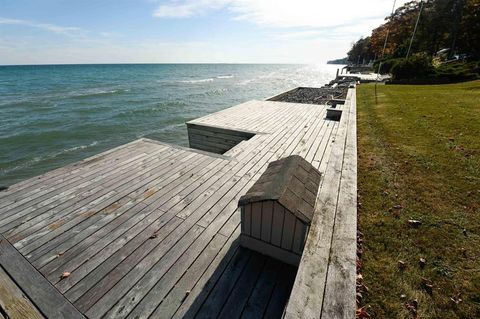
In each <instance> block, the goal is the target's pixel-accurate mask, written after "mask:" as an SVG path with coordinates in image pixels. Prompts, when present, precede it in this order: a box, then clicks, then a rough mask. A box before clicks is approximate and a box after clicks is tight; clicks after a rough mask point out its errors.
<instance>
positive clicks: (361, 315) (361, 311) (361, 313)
mask: <svg viewBox="0 0 480 319" xmlns="http://www.w3.org/2000/svg"><path fill="white" fill-rule="evenodd" d="M355 317H356V318H358V319H365V318H370V314H369V313H368V312H367V310H366V309H365V307H361V308H358V309H357V311H356V312H355Z"/></svg>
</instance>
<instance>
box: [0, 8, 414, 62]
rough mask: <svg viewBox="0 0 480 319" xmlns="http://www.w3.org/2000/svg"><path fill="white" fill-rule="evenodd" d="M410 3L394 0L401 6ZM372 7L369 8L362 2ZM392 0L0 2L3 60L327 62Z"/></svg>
mask: <svg viewBox="0 0 480 319" xmlns="http://www.w3.org/2000/svg"><path fill="white" fill-rule="evenodd" d="M404 2H406V1H397V7H398V6H399V5H401V4H402V3H404ZM366 3H368V5H365V4H366ZM392 4H393V1H391V0H369V1H368V2H367V1H358V0H356V1H355V0H337V1H332V0H329V1H325V0H295V1H283V0H167V1H158V0H115V1H114V0H96V1H93V0H70V1H66V0H30V1H27V0H0V65H2V64H50V63H323V62H325V61H326V60H328V59H333V58H339V57H343V56H345V53H346V51H348V49H349V47H350V45H351V43H352V42H353V41H355V40H357V39H358V38H359V37H360V36H362V35H368V34H369V33H370V31H371V29H372V28H374V27H375V26H377V25H379V24H380V23H381V22H382V21H383V18H384V17H385V16H386V15H388V14H389V13H390V11H391V9H392Z"/></svg>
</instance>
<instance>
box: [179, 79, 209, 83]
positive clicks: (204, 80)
mask: <svg viewBox="0 0 480 319" xmlns="http://www.w3.org/2000/svg"><path fill="white" fill-rule="evenodd" d="M213 80H214V79H213V78H208V79H201V80H184V81H180V82H181V83H202V82H212V81H213Z"/></svg>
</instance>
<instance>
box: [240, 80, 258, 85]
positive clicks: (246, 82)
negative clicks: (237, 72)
mask: <svg viewBox="0 0 480 319" xmlns="http://www.w3.org/2000/svg"><path fill="white" fill-rule="evenodd" d="M253 81H255V79H247V80H243V81H241V82H238V83H237V85H247V84H249V83H251V82H253Z"/></svg>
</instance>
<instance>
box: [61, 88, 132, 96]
mask: <svg viewBox="0 0 480 319" xmlns="http://www.w3.org/2000/svg"><path fill="white" fill-rule="evenodd" d="M128 91H130V90H128V89H117V90H97V89H95V90H86V91H83V92H78V91H74V92H71V93H70V94H68V95H67V96H66V97H69V98H88V97H95V96H98V95H114V94H117V93H123V92H128Z"/></svg>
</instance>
